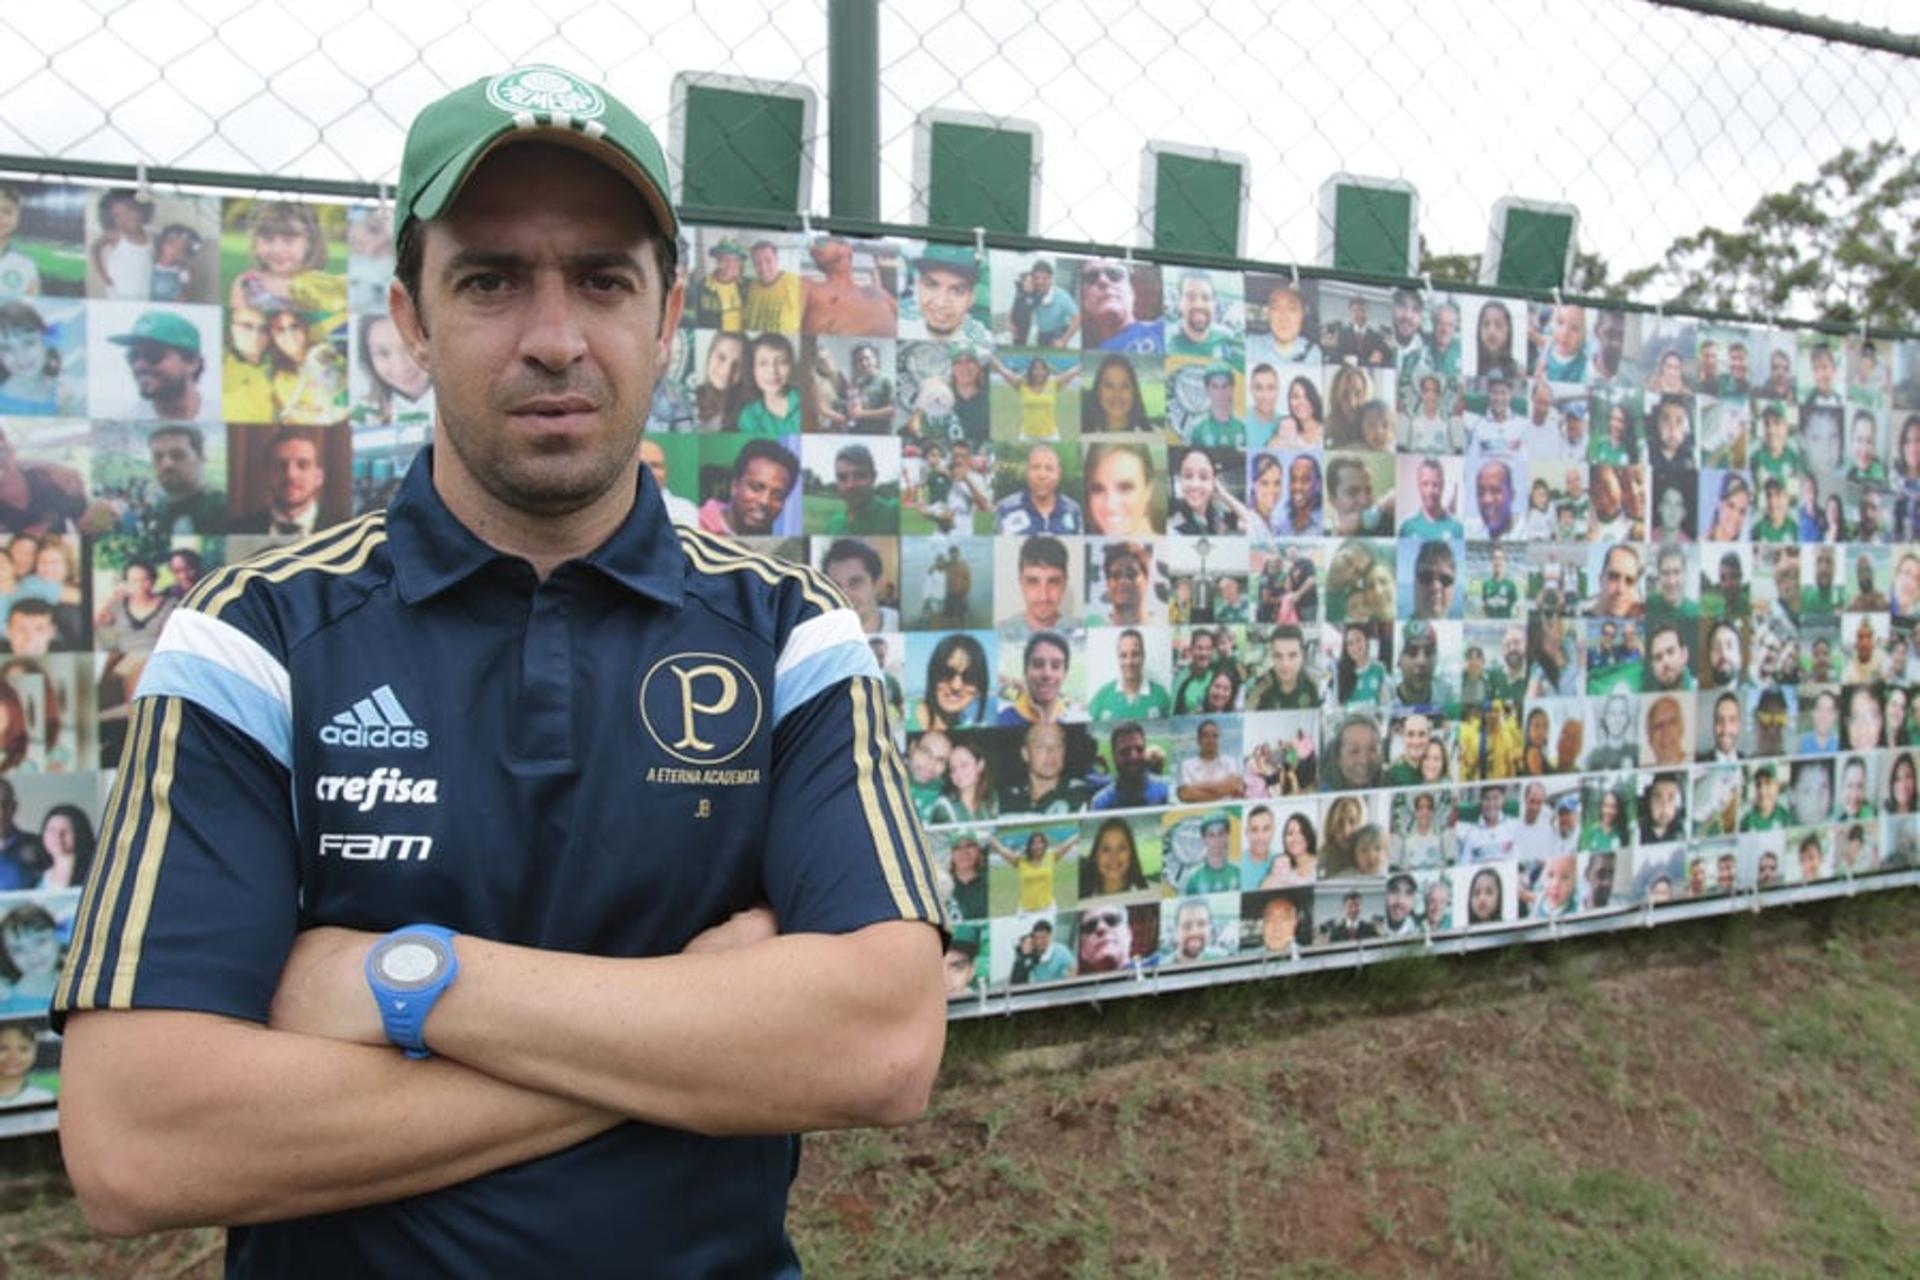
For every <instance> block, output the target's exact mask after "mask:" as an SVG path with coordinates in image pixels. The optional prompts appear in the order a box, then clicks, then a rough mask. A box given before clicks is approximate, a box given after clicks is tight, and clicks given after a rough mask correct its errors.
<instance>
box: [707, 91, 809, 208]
mask: <svg viewBox="0 0 1920 1280" xmlns="http://www.w3.org/2000/svg"><path fill="white" fill-rule="evenodd" d="M686 137H687V150H686V154H685V155H684V156H682V157H681V161H682V165H681V175H682V176H681V190H680V199H681V202H682V203H684V204H691V205H711V206H715V207H719V208H727V209H755V210H764V211H765V212H768V213H794V212H797V211H798V210H799V208H800V166H801V165H802V164H803V163H804V162H805V158H806V103H805V101H804V100H802V99H800V98H791V97H782V96H780V95H777V94H759V93H742V92H741V91H739V90H738V89H717V88H713V87H710V86H703V85H690V86H688V88H687V134H686Z"/></svg>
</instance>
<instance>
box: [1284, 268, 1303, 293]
mask: <svg viewBox="0 0 1920 1280" xmlns="http://www.w3.org/2000/svg"><path fill="white" fill-rule="evenodd" d="M1287 273H1288V274H1289V275H1290V276H1292V277H1293V291H1294V292H1295V293H1298V292H1300V264H1299V263H1297V262H1289V263H1288V264H1287Z"/></svg>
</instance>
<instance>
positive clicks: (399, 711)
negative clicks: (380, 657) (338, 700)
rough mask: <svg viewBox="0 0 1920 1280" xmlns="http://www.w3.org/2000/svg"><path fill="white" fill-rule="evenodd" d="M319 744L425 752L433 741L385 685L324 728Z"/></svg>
mask: <svg viewBox="0 0 1920 1280" xmlns="http://www.w3.org/2000/svg"><path fill="white" fill-rule="evenodd" d="M320 741H322V742H324V743H326V744H327V745H328V746H330V747H375V748H378V747H390V748H395V749H398V750H402V751H424V750H426V749H427V745H428V743H429V742H431V741H432V740H431V739H430V738H429V737H428V736H427V731H426V730H425V729H422V728H420V727H419V726H417V725H415V724H414V723H413V717H412V716H410V715H408V714H407V709H406V708H405V707H403V706H401V705H400V699H398V698H396V697H395V696H394V695H393V686H392V685H390V684H383V685H381V686H380V687H379V688H378V689H375V690H374V691H373V692H372V693H370V694H368V695H367V696H366V697H364V698H362V699H360V700H359V701H358V702H356V703H354V704H353V706H352V707H350V708H348V709H347V710H345V711H342V712H341V713H340V714H339V715H336V716H335V717H334V718H333V719H332V720H330V721H328V722H327V723H326V724H324V725H322V726H321V727H320Z"/></svg>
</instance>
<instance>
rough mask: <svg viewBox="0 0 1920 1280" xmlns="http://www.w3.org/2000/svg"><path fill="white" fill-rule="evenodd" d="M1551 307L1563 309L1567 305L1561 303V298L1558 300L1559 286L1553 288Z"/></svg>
mask: <svg viewBox="0 0 1920 1280" xmlns="http://www.w3.org/2000/svg"><path fill="white" fill-rule="evenodd" d="M1553 305H1554V306H1555V307H1556V308H1559V307H1564V306H1566V305H1567V304H1566V303H1565V302H1563V301H1561V298H1560V286H1559V285H1555V286H1553Z"/></svg>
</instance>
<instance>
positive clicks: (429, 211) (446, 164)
mask: <svg viewBox="0 0 1920 1280" xmlns="http://www.w3.org/2000/svg"><path fill="white" fill-rule="evenodd" d="M529 140H532V141H539V142H544V143H548V144H550V145H553V146H561V147H570V148H572V149H573V150H575V151H579V152H583V153H585V154H586V155H589V156H592V157H593V158H594V159H596V160H598V161H600V162H601V163H602V164H604V165H606V166H607V167H608V168H609V169H612V170H613V171H614V172H616V173H618V174H619V175H620V176H621V177H623V178H625V179H626V180H627V181H628V182H631V183H632V184H633V185H634V188H635V189H636V190H638V191H639V192H640V195H641V198H642V199H644V200H645V201H646V202H647V207H648V209H650V210H652V212H653V216H654V220H655V221H656V222H658V223H659V224H660V233H661V234H662V235H665V236H674V235H677V234H679V231H680V220H679V219H678V218H676V217H675V216H674V213H673V199H672V197H671V196H670V195H669V194H668V186H667V160H666V156H665V155H664V154H663V153H662V152H661V150H660V141H659V139H657V138H655V137H654V136H653V131H652V130H651V129H649V128H647V126H646V125H644V124H642V123H641V122H640V117H638V116H636V115H634V114H633V112H632V111H630V110H628V109H627V107H626V106H625V104H623V103H622V102H621V101H620V100H619V99H618V98H615V97H614V96H613V95H612V94H610V93H608V92H607V91H606V90H604V89H602V88H600V87H599V86H598V85H595V84H591V83H589V82H587V81H585V80H582V79H581V78H580V77H578V76H576V75H574V74H573V73H572V72H570V71H563V70H561V69H560V68H559V67H550V66H544V65H539V64H534V65H528V66H523V67H515V68H514V69H513V70H511V71H507V72H503V73H502V74H500V75H497V76H493V77H492V78H490V79H486V80H475V81H474V82H473V83H472V84H470V85H467V86H466V87H465V88H462V89H455V90H454V91H453V92H452V93H450V94H448V95H447V96H446V97H444V98H441V99H440V100H439V101H437V102H433V103H430V104H428V105H427V107H426V108H425V109H423V110H422V111H421V112H420V114H419V115H417V116H415V117H414V118H413V125H412V127H411V128H409V129H408V130H407V146H406V150H405V152H404V153H403V154H402V156H401V159H400V192H399V210H400V213H399V225H398V227H396V229H395V230H396V233H397V232H398V231H400V230H404V229H405V228H406V225H407V224H408V223H409V222H411V221H412V220H413V219H415V218H420V219H422V220H431V219H433V218H437V217H439V216H440V215H441V214H442V213H444V212H446V209H447V206H448V205H450V204H452V203H453V198H454V196H455V195H457V194H458V193H459V191H460V188H461V186H462V185H463V184H464V183H465V182H466V180H467V177H468V175H469V174H471V173H472V172H473V169H474V166H475V165H477V164H479V163H480V161H481V160H482V159H484V158H485V157H486V156H487V155H488V154H490V153H491V152H492V151H493V149H494V148H495V147H498V146H502V145H504V144H506V143H509V142H514V141H529Z"/></svg>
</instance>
